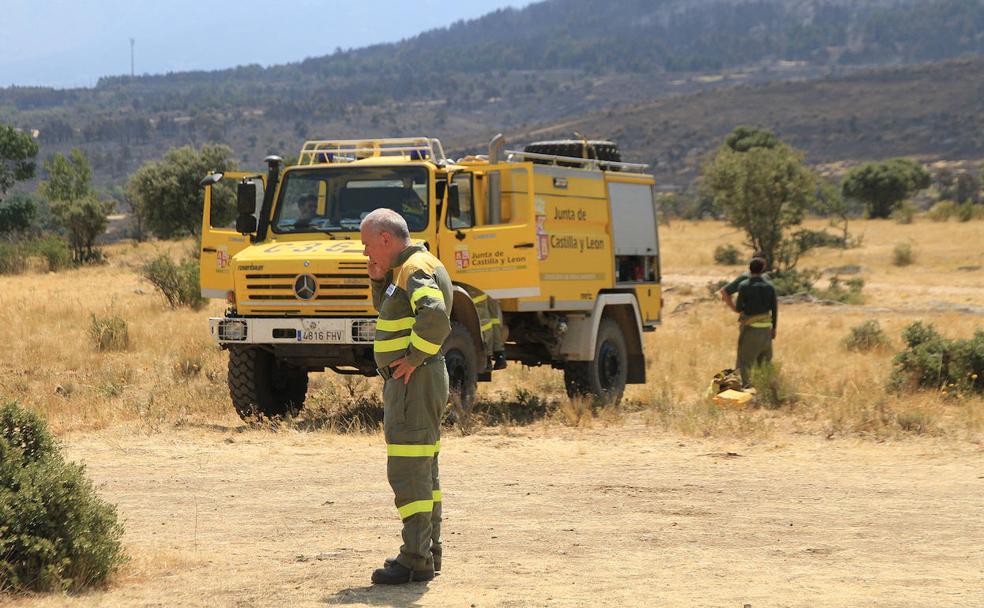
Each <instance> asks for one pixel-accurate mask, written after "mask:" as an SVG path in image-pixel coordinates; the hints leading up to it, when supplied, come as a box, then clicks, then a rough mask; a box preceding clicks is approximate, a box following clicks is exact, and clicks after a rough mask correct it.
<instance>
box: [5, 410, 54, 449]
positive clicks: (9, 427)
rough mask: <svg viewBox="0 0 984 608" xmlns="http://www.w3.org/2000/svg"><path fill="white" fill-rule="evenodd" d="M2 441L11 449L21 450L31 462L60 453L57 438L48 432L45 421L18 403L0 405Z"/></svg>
mask: <svg viewBox="0 0 984 608" xmlns="http://www.w3.org/2000/svg"><path fill="white" fill-rule="evenodd" d="M0 439H3V440H5V441H6V442H7V443H8V444H9V445H10V447H13V448H16V449H18V450H20V452H21V455H22V456H23V457H24V458H25V459H27V460H30V461H35V460H41V459H44V458H48V457H49V456H52V455H54V454H57V453H58V446H57V444H56V443H55V438H54V437H52V435H51V433H50V432H49V431H48V427H47V425H46V424H45V423H44V420H43V419H42V418H41V417H40V416H38V415H37V414H35V413H34V412H31V411H29V410H26V409H24V408H22V407H20V406H18V405H17V404H16V403H11V402H5V403H3V405H0Z"/></svg>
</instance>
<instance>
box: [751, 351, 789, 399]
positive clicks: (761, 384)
mask: <svg viewBox="0 0 984 608" xmlns="http://www.w3.org/2000/svg"><path fill="white" fill-rule="evenodd" d="M750 376H751V377H750V380H751V382H752V386H753V387H754V388H755V394H756V397H757V399H758V401H759V403H761V404H762V405H763V406H765V407H766V408H768V409H770V410H774V409H778V408H780V407H782V406H783V405H785V404H787V403H791V402H792V401H793V399H794V397H795V394H794V393H793V390H792V388H791V387H790V386H789V383H788V382H787V380H786V378H785V377H784V376H783V375H782V367H781V366H780V365H779V364H778V363H761V364H758V365H755V366H753V367H752V369H751V374H750Z"/></svg>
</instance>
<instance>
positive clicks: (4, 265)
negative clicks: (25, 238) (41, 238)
mask: <svg viewBox="0 0 984 608" xmlns="http://www.w3.org/2000/svg"><path fill="white" fill-rule="evenodd" d="M26 269H27V256H26V255H25V253H24V248H23V247H22V246H21V245H20V244H19V243H11V242H0V274H20V273H22V272H24V271H25V270H26Z"/></svg>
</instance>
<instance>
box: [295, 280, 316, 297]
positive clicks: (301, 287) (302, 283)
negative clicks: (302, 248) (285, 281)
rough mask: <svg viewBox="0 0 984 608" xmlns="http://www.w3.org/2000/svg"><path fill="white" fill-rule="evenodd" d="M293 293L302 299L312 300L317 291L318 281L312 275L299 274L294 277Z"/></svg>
mask: <svg viewBox="0 0 984 608" xmlns="http://www.w3.org/2000/svg"><path fill="white" fill-rule="evenodd" d="M294 293H296V294H297V297H298V298H300V299H302V300H312V299H314V296H315V294H316V293H318V282H317V281H316V280H315V278H314V277H313V276H312V275H309V274H299V275H297V278H296V279H294Z"/></svg>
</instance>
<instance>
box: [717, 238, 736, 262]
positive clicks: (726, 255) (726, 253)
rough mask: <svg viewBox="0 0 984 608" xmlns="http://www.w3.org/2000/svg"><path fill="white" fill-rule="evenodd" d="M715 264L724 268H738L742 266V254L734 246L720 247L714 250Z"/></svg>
mask: <svg viewBox="0 0 984 608" xmlns="http://www.w3.org/2000/svg"><path fill="white" fill-rule="evenodd" d="M714 262H715V263H716V264H721V265H723V266H737V265H738V264H741V252H740V251H738V248H737V247H735V246H734V245H732V244H730V243H728V244H727V245H718V246H717V247H715V248H714Z"/></svg>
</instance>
